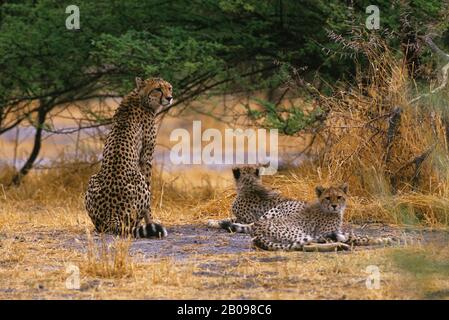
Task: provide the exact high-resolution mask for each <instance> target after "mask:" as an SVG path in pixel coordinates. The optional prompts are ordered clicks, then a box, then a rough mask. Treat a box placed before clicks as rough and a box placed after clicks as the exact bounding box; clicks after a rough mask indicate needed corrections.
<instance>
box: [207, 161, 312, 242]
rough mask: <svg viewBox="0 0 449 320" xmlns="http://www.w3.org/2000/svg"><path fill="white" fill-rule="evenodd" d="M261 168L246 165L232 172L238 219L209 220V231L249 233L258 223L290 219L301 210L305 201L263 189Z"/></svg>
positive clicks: (266, 188)
mask: <svg viewBox="0 0 449 320" xmlns="http://www.w3.org/2000/svg"><path fill="white" fill-rule="evenodd" d="M262 168H263V167H262V166H252V165H244V166H237V167H234V168H233V169H232V173H233V175H234V180H235V185H236V191H237V196H236V198H235V200H234V202H233V204H232V213H233V215H234V217H235V218H232V219H226V220H218V221H217V220H209V222H208V225H209V227H214V228H222V229H225V230H228V231H230V232H240V233H250V232H251V226H252V225H253V223H254V222H256V221H258V220H267V219H273V218H275V217H279V216H281V215H282V216H288V215H289V214H292V213H295V212H297V211H298V210H301V209H302V208H303V207H304V205H305V203H304V202H303V201H298V200H293V199H289V198H286V197H284V196H282V195H281V194H279V193H278V192H276V191H274V190H271V189H269V188H268V187H266V186H264V185H263V184H262V181H261V177H260V173H261V170H262Z"/></svg>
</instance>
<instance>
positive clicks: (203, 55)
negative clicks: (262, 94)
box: [0, 0, 439, 184]
mask: <svg viewBox="0 0 449 320" xmlns="http://www.w3.org/2000/svg"><path fill="white" fill-rule="evenodd" d="M423 1H424V0H414V1H413V3H418V2H423ZM71 2H72V1H54V0H37V1H36V0H18V1H14V2H13V3H11V2H9V1H6V2H3V3H2V4H1V5H0V135H1V134H2V133H5V132H7V131H8V130H11V129H12V128H14V127H16V126H18V125H20V124H21V123H22V122H24V121H29V122H31V123H32V124H33V126H34V127H35V128H36V130H35V138H34V146H33V148H32V150H31V151H30V154H29V157H28V159H27V161H26V163H25V164H24V166H23V167H22V168H21V169H20V170H19V172H18V173H17V175H16V176H15V177H14V183H16V184H18V183H20V181H21V179H22V177H23V176H24V175H26V174H27V173H28V172H29V170H30V169H31V168H32V167H33V164H34V162H35V161H36V159H37V158H38V155H39V151H40V147H41V144H42V134H43V133H44V132H45V131H48V129H49V124H48V115H49V114H50V113H51V112H52V110H54V109H55V108H62V107H63V106H67V104H69V103H73V102H77V101H81V100H87V99H91V98H94V97H108V96H121V95H122V94H124V93H126V92H127V91H129V90H130V88H131V86H132V83H133V82H132V79H134V77H135V76H162V77H164V78H166V79H169V80H170V82H172V83H173V85H174V88H175V90H176V92H175V94H176V97H177V101H176V103H175V105H174V106H176V105H177V104H181V103H184V102H186V101H188V100H191V99H194V98H195V97H197V96H198V95H200V94H203V93H205V92H208V93H212V94H213V93H217V92H223V91H227V92H236V91H240V90H245V91H251V90H255V89H273V88H277V87H279V85H280V84H282V83H284V82H285V81H286V79H288V77H289V71H290V70H292V69H294V70H296V71H297V72H298V75H299V76H301V77H302V78H305V79H313V78H314V77H316V75H317V74H319V76H320V77H322V78H323V79H325V80H332V81H335V80H337V79H340V78H348V76H350V75H351V74H352V73H353V71H354V70H353V63H352V60H351V59H350V58H347V57H346V58H345V57H343V58H341V56H340V57H339V56H338V55H327V51H326V50H334V49H335V50H337V49H338V47H339V44H336V43H335V42H334V41H333V40H332V39H329V37H328V32H329V30H332V31H333V32H335V33H343V32H348V30H350V28H348V26H349V27H350V23H352V22H348V21H347V20H348V19H347V16H348V6H347V4H346V3H342V2H341V1H339V0H330V1H328V0H326V1H324V0H323V1H321V0H320V1H316V0H301V1H297V0H278V1H272V0H245V1H244V0H218V1H217V0H193V1H192V0H177V1H159V0H149V1H140V0H128V1H120V0H97V1H94V0H79V1H77V6H78V7H79V10H80V24H81V25H80V26H81V28H80V29H79V30H67V29H66V27H65V20H66V18H67V14H66V12H65V9H66V7H67V6H68V5H70V4H72V3H71ZM365 2H366V3H367V4H366V5H368V4H369V3H368V2H369V1H361V2H360V4H359V2H357V3H358V5H357V7H355V9H354V10H355V11H357V12H358V19H359V20H360V19H363V18H364V17H365V14H364V10H365V7H364V3H365ZM380 2H381V4H382V3H383V4H384V5H385V8H386V10H388V13H385V12H384V11H382V12H383V16H386V17H389V15H390V13H391V15H392V16H393V15H394V12H395V11H394V10H395V8H394V7H393V8H392V7H391V6H389V5H388V1H387V0H385V1H383V0H382V1H380ZM427 3H428V4H426V5H427V7H426V8H429V6H430V8H431V9H432V10H433V6H436V3H439V1H437V0H432V1H428V2H427ZM432 10H430V11H429V10H427V11H425V12H428V11H429V12H430V13H431V14H430V15H432V12H433V11H432ZM417 11H419V10H417ZM382 21H385V20H382ZM394 23H396V22H395V20H394V19H392V20H391V21H390V22H389V19H386V24H387V25H393V24H394ZM323 49H326V50H323ZM165 111H167V110H165ZM299 111H300V110H299ZM296 118H297V119H299V120H300V121H303V119H302V116H301V113H300V112H299V113H297V116H296ZM296 118H295V119H296ZM92 121H94V122H96V124H95V125H102V124H104V123H107V119H101V118H99V117H95V116H94V117H92ZM304 123H305V125H309V123H310V122H307V121H306V122H304ZM297 129H298V126H296V125H295V124H294V123H293V124H291V125H289V128H288V130H287V131H288V133H292V130H293V131H295V130H297Z"/></svg>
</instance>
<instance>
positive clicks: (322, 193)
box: [315, 183, 348, 214]
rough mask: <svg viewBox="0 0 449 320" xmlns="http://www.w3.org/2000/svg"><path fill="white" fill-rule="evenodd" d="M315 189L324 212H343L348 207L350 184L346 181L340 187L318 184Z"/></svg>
mask: <svg viewBox="0 0 449 320" xmlns="http://www.w3.org/2000/svg"><path fill="white" fill-rule="evenodd" d="M315 191H316V194H317V196H318V200H319V202H320V205H321V209H322V210H323V212H326V213H337V214H342V213H343V211H344V210H345V208H346V196H347V193H348V185H347V184H346V183H344V184H342V185H340V186H339V187H329V188H324V187H322V186H318V187H316V189H315Z"/></svg>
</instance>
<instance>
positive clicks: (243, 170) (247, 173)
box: [232, 165, 261, 188]
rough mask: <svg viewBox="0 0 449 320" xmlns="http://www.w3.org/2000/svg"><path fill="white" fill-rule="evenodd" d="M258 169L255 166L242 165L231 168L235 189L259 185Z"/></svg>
mask: <svg viewBox="0 0 449 320" xmlns="http://www.w3.org/2000/svg"><path fill="white" fill-rule="evenodd" d="M260 169H261V168H260V167H259V166H256V165H243V166H235V167H234V168H232V174H233V175H234V180H235V183H236V185H237V188H240V187H242V186H250V185H254V184H258V183H260V181H261V179H260Z"/></svg>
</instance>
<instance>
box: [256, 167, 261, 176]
mask: <svg viewBox="0 0 449 320" xmlns="http://www.w3.org/2000/svg"><path fill="white" fill-rule="evenodd" d="M259 175H260V170H259V168H257V169H256V177H258V176H259Z"/></svg>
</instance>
